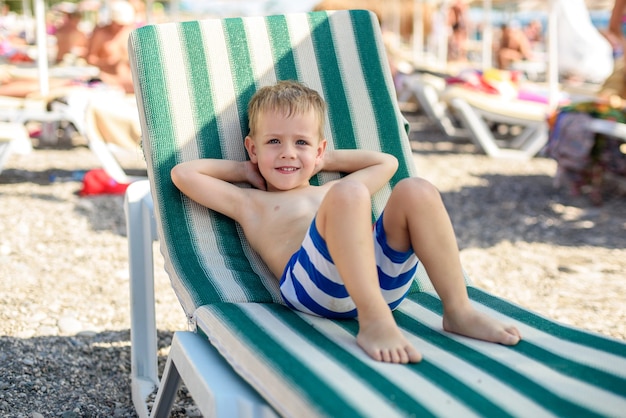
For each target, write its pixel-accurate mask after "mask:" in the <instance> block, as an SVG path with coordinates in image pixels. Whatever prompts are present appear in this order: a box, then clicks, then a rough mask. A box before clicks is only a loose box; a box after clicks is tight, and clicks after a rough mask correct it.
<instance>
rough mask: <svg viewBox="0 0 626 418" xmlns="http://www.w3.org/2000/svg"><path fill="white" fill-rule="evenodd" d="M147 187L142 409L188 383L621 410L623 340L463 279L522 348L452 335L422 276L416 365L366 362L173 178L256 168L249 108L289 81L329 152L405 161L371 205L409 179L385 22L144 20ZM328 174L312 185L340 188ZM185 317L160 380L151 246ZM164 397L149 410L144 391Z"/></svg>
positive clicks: (139, 237) (292, 405) (304, 408)
mask: <svg viewBox="0 0 626 418" xmlns="http://www.w3.org/2000/svg"><path fill="white" fill-rule="evenodd" d="M130 51H131V63H132V68H133V77H134V83H135V92H136V95H137V101H138V107H139V115H140V119H141V127H142V137H143V143H142V145H143V151H144V154H145V157H146V162H147V166H148V178H149V180H147V181H139V182H135V183H133V184H132V185H131V186H130V187H129V188H128V191H127V195H126V213H127V227H128V240H129V262H130V276H131V308H132V309H131V316H132V317H131V340H132V350H131V358H132V390H133V401H134V403H135V406H136V409H137V412H138V414H139V416H142V417H143V416H147V415H148V414H149V413H152V415H153V416H159V417H167V416H169V410H170V407H171V404H172V401H173V399H174V396H175V394H176V390H177V388H178V385H179V384H180V382H181V381H183V382H184V383H185V386H186V387H187V388H188V390H189V392H190V394H191V395H192V397H193V399H194V400H195V402H196V404H197V405H198V407H199V409H200V411H201V413H202V414H203V416H205V417H225V418H233V417H272V416H284V417H333V418H337V417H350V418H354V417H385V418H388V417H408V416H449V417H450V416H459V417H472V416H474V417H478V416H483V417H488V416H493V417H506V416H527V417H533V418H535V417H544V416H620V415H623V413H624V411H625V410H626V344H625V343H624V342H623V341H618V340H615V339H611V338H607V337H603V336H600V335H597V334H592V333H588V332H585V331H583V330H580V329H575V328H571V327H568V326H565V325H562V324H559V323H556V322H554V321H552V320H550V319H548V318H544V317H541V316H539V315H537V314H535V313H533V312H530V311H528V310H526V309H523V308H521V307H519V306H515V305H514V304H511V303H510V302H507V301H505V300H503V299H500V298H498V297H495V296H493V295H490V294H488V293H486V292H484V291H483V290H480V289H478V288H476V287H473V286H471V285H468V293H469V295H470V298H471V300H472V303H473V304H475V305H476V307H477V308H478V309H480V310H483V311H487V312H489V313H490V314H491V315H494V316H496V317H498V318H500V319H502V320H503V321H505V322H512V323H514V324H515V325H516V326H517V327H518V328H519V329H520V330H521V332H522V334H523V336H524V339H523V340H522V341H521V342H520V343H519V344H518V345H516V346H514V347H506V346H502V345H497V344H490V343H486V342H481V341H476V340H472V339H468V338H464V337H460V336H457V335H454V334H450V333H446V332H444V331H443V330H442V317H441V315H442V307H441V303H440V300H439V299H438V298H437V297H436V296H435V294H434V293H433V291H432V287H431V285H430V281H429V280H428V276H427V275H426V272H425V271H424V270H423V269H421V270H419V272H418V274H417V277H416V278H415V281H414V284H413V286H412V288H411V290H410V292H409V294H408V296H407V299H406V300H405V301H404V302H403V303H402V304H401V305H400V307H399V309H398V310H396V311H395V312H394V316H395V318H396V321H397V322H398V324H399V325H400V327H401V328H402V329H403V330H404V332H405V333H406V335H407V336H408V338H409V339H410V341H412V342H413V343H414V344H415V345H416V346H417V347H418V348H419V349H420V350H421V352H422V353H423V355H424V360H423V361H422V362H421V363H418V364H410V365H393V364H383V363H379V362H376V361H374V360H372V359H371V358H369V357H368V356H367V355H366V354H365V353H364V352H363V351H362V350H361V349H359V348H358V346H357V345H356V342H355V335H356V333H357V328H358V324H357V322H356V321H354V320H343V321H340V320H328V319H322V318H318V317H313V316H310V315H306V314H302V313H297V312H294V311H292V310H290V309H288V308H287V307H286V306H284V304H283V303H282V300H281V297H280V294H279V292H278V283H277V280H276V279H275V278H273V277H272V275H271V273H270V272H269V270H268V269H267V267H266V266H265V265H264V264H263V263H262V262H261V260H260V259H259V257H258V255H257V254H255V253H254V252H253V251H252V250H251V249H250V247H249V245H248V244H247V242H246V240H245V239H244V238H243V234H242V231H241V228H240V227H239V225H237V224H236V223H235V222H233V221H232V220H230V219H228V218H226V217H224V216H221V215H219V214H217V213H215V212H212V211H210V210H208V209H206V208H204V207H202V206H200V205H198V204H196V203H194V202H193V201H191V200H189V199H188V198H186V197H185V196H184V195H182V194H181V193H180V192H179V191H178V189H177V188H176V187H175V186H174V185H173V184H172V181H171V178H170V170H171V169H172V167H174V165H176V164H177V163H179V162H181V161H187V160H190V159H196V158H199V157H211V158H227V159H236V160H244V159H245V158H246V153H245V149H244V146H243V138H244V137H245V135H246V134H247V130H248V128H247V113H246V112H247V104H248V101H249V100H250V97H251V96H252V95H253V94H254V92H255V91H256V90H257V89H258V88H260V87H261V86H264V85H268V84H273V83H274V82H276V81H277V80H284V79H297V80H300V81H302V82H304V83H306V84H307V85H308V86H310V87H311V88H314V89H316V90H318V91H319V92H320V94H321V95H322V96H323V97H324V98H325V100H326V101H327V103H328V120H327V125H326V131H325V135H326V138H327V140H328V146H329V147H331V148H334V149H342V148H343V149H346V148H356V147H358V148H363V149H373V150H379V151H383V152H387V153H390V154H393V155H395V156H396V157H397V158H398V160H399V170H398V172H397V174H396V175H395V176H394V177H393V178H392V180H391V181H390V183H389V185H388V186H387V187H385V188H383V190H381V192H380V193H379V194H377V195H376V196H375V197H374V199H373V207H374V213H373V216H376V215H377V214H380V211H381V210H382V207H383V204H384V202H385V200H386V198H387V197H388V195H389V190H390V188H391V187H392V186H393V185H394V184H396V183H397V182H398V181H399V180H401V179H402V178H405V177H407V176H414V175H415V173H416V172H415V168H414V165H413V156H412V153H411V150H410V146H409V141H408V136H407V131H406V129H405V128H406V124H405V120H404V118H403V116H402V114H401V113H400V110H399V107H398V104H397V102H396V94H395V89H394V86H393V82H392V79H391V74H390V72H389V69H388V67H387V66H388V61H387V57H386V53H385V49H384V46H383V42H382V37H381V33H380V29H379V26H378V20H377V18H376V16H375V15H374V14H373V13H370V12H367V11H337V12H311V13H301V14H290V15H281V16H268V17H250V18H229V19H224V20H217V19H216V20H202V21H192V22H184V23H167V24H159V25H148V26H144V27H142V28H139V29H136V30H135V31H133V32H132V34H131V36H130ZM337 176H338V174H333V173H323V175H318V176H316V177H315V178H314V179H313V180H312V181H313V182H314V183H316V184H319V183H322V182H325V181H328V180H329V179H332V178H337ZM157 237H158V240H159V245H160V249H161V253H162V254H163V256H164V258H165V268H166V270H167V273H168V275H169V277H170V279H171V283H172V286H173V289H174V291H175V293H176V294H177V296H178V298H179V301H180V303H181V305H182V307H183V310H184V312H185V313H186V315H187V317H188V320H189V324H190V330H189V331H180V332H176V333H175V335H174V339H173V342H172V347H171V351H170V354H169V357H168V360H167V364H166V366H165V371H164V372H163V375H162V376H161V379H159V376H158V368H157V346H156V342H157V338H156V330H157V328H156V326H157V325H158V324H155V312H154V311H155V306H154V282H153V258H152V257H153V240H154V239H156V238H157ZM157 387H158V392H157V395H156V400H155V403H154V405H153V407H152V409H151V411H149V407H148V405H147V404H146V397H147V395H148V394H149V393H150V392H151V391H152V390H153V389H155V388H157Z"/></svg>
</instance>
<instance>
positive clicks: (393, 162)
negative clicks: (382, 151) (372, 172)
mask: <svg viewBox="0 0 626 418" xmlns="http://www.w3.org/2000/svg"><path fill="white" fill-rule="evenodd" d="M387 159H388V160H389V162H388V163H387V164H388V165H389V169H390V171H391V175H394V174H395V172H396V171H398V166H399V164H400V163H399V162H398V158H396V156H395V155H391V154H387Z"/></svg>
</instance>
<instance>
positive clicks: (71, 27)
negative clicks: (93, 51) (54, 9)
mask: <svg viewBox="0 0 626 418" xmlns="http://www.w3.org/2000/svg"><path fill="white" fill-rule="evenodd" d="M70 6H73V7H70ZM67 7H68V8H67V9H63V10H61V12H63V23H62V24H61V25H60V26H59V28H58V29H57V30H56V32H55V34H54V36H55V37H56V40H57V56H56V62H57V63H59V62H62V61H63V59H64V58H65V57H66V55H69V56H70V58H71V61H75V60H76V59H77V58H85V55H86V54H87V43H88V38H87V35H86V34H85V33H84V32H83V31H82V30H81V29H80V28H79V27H78V26H79V24H80V21H81V13H80V12H79V11H78V10H77V9H76V6H75V5H68V6H67Z"/></svg>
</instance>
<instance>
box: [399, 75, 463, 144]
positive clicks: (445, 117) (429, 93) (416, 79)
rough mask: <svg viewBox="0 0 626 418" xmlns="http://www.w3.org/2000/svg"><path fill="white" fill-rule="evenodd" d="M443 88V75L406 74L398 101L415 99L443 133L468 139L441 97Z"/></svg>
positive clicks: (444, 87)
mask: <svg viewBox="0 0 626 418" xmlns="http://www.w3.org/2000/svg"><path fill="white" fill-rule="evenodd" d="M445 89H446V80H445V77H444V76H437V75H432V74H428V73H417V72H416V73H412V74H407V75H406V76H405V77H404V78H403V80H402V85H401V87H400V89H399V92H398V101H399V102H400V103H405V102H408V101H410V100H411V99H413V100H415V101H416V102H417V105H418V107H419V109H420V110H421V111H422V112H423V113H424V114H425V115H426V117H427V118H428V120H429V121H430V122H431V123H432V124H434V125H435V126H437V127H438V128H439V129H441V131H442V132H443V133H445V134H446V135H448V136H449V137H452V138H468V139H469V132H468V131H467V130H466V129H465V128H463V127H462V126H461V125H460V123H459V121H458V120H457V118H456V117H455V116H454V114H453V112H451V111H450V108H449V107H448V104H447V103H446V102H444V101H443V100H442V99H441V95H442V94H443V92H444V91H445Z"/></svg>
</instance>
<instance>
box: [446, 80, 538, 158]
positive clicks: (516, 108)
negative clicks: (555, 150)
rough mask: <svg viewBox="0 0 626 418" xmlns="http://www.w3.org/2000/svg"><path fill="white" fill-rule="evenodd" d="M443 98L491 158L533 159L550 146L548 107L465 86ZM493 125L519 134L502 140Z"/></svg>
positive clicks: (472, 138) (448, 90) (450, 91)
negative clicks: (511, 128) (513, 130)
mask: <svg viewBox="0 0 626 418" xmlns="http://www.w3.org/2000/svg"><path fill="white" fill-rule="evenodd" d="M441 98H442V101H443V102H445V103H446V104H447V105H448V106H450V108H451V109H453V111H454V114H455V115H456V116H457V117H458V118H459V120H460V121H461V125H462V126H463V127H464V128H465V129H466V131H467V132H468V133H469V137H470V138H471V140H472V141H473V142H474V144H476V146H477V147H479V148H480V149H481V150H482V151H483V152H484V153H485V154H487V155H489V156H490V157H495V158H516V159H528V158H532V157H534V156H535V155H537V154H538V153H539V152H540V151H541V150H542V149H543V148H544V146H545V145H546V143H547V142H548V123H547V118H548V113H549V108H548V105H547V104H545V103H539V102H533V101H530V100H519V99H508V98H505V97H502V96H499V95H494V94H488V93H483V92H478V91H475V90H471V89H467V88H465V87H462V86H451V87H449V88H447V89H446V90H445V91H444V92H443V94H442V96H441ZM491 124H501V125H503V126H509V127H513V128H514V129H518V130H519V132H515V133H513V134H512V135H507V136H506V137H498V135H496V134H495V133H494V131H493V129H492V127H491V126H490V125H491Z"/></svg>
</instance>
